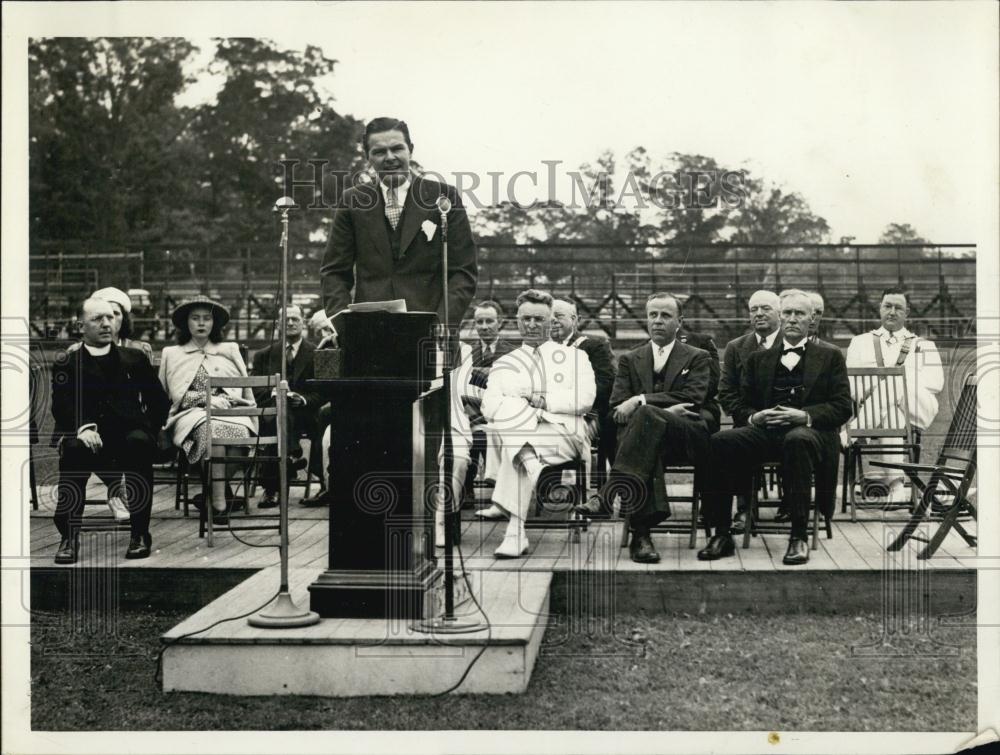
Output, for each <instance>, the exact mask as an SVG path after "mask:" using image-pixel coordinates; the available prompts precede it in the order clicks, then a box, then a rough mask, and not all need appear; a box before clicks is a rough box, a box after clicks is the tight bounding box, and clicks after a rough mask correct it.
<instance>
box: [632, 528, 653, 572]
mask: <svg viewBox="0 0 1000 755" xmlns="http://www.w3.org/2000/svg"><path fill="white" fill-rule="evenodd" d="M628 552H629V555H630V556H631V557H632V560H633V561H635V562H636V563H637V564H658V563H659V562H660V554H659V553H657V552H656V548H654V547H653V539H652V538H651V537H650V536H649V535H648V534H647V535H639V534H636V533H633V534H632V542H631V543H629V546H628Z"/></svg>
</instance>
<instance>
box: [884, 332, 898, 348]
mask: <svg viewBox="0 0 1000 755" xmlns="http://www.w3.org/2000/svg"><path fill="white" fill-rule="evenodd" d="M885 342H886V343H887V344H888V345H889V346H892V345H893V344H895V343H896V336H894V335H892V334H891V333H890V334H889V337H888V338H886V339H885Z"/></svg>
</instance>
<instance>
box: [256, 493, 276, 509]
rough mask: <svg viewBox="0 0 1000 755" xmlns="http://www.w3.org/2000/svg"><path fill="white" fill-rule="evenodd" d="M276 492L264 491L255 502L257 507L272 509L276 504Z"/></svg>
mask: <svg viewBox="0 0 1000 755" xmlns="http://www.w3.org/2000/svg"><path fill="white" fill-rule="evenodd" d="M278 503H279V501H278V494H277V493H264V497H263V498H261V499H260V501H258V502H257V508H258V509H273V508H276V507H277V506H278Z"/></svg>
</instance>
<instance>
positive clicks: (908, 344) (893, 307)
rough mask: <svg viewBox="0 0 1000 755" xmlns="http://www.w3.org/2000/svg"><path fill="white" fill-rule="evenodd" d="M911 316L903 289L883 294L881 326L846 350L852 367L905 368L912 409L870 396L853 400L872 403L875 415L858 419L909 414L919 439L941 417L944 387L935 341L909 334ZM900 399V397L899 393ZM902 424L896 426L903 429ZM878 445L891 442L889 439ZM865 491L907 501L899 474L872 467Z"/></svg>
mask: <svg viewBox="0 0 1000 755" xmlns="http://www.w3.org/2000/svg"><path fill="white" fill-rule="evenodd" d="M909 314H910V300H909V295H908V294H907V293H906V291H905V290H904V289H902V288H887V289H886V290H885V291H883V292H882V301H881V303H880V305H879V318H880V320H881V325H880V326H879V327H878V328H876V329H875V330H873V331H871V332H869V333H862V334H861V335H858V336H854V338H853V339H851V343H850V345H849V346H848V347H847V366H848V367H892V366H896V367H899V366H902V367H903V370H904V371H905V373H906V388H907V398H908V401H909V406H906V407H902V406H899V407H889V406H883V405H882V403H883V398H884V397H883V396H882V394H881V393H880V392H879V391H873V392H872V395H870V396H868V397H867V398H866V397H862V396H855V398H856V399H864V401H865V402H870V403H871V406H872V408H873V411H867V412H866V411H865V410H863V409H861V408H860V407H859V409H858V412H857V414H858V416H861V415H862V414H865V415H866V416H876V417H888V413H889V411H897V412H904V411H905V412H907V413H908V414H909V417H910V424H911V426H912V427H914V428H915V429H916V431H917V437H918V438H919V434H920V433H921V432H922V431H924V430H926V429H927V428H928V427H930V425H931V423H932V422H933V421H934V417H935V416H937V411H938V400H937V396H938V394H939V393H940V392H941V389H942V388H944V370H943V369H942V367H941V356H940V354H939V353H938V350H937V347H936V346H935V345H934V342H933V341H929V340H927V339H925V338H920V337H918V336H917V335H916V334H915V333H913V332H911V331H909V330H907V328H906V318H907V317H908V316H909ZM897 395H899V396H902V395H903V392H902V390H901V389H900V390H899V391H897ZM899 424H901V423H897V426H899ZM874 440H877V441H882V442H885V443H892V442H893V441H892V440H891V439H888V438H886V439H879V438H876V439H874ZM868 458H869V460H871V461H875V460H880V461H881V460H884V461H898V460H899V457H898V455H897V457H896V458H895V459H893V458H892V457H891V456H890V457H885V458H883V457H878V456H875V455H871V456H869V457H868ZM862 492H863V494H864V495H865V496H866V497H875V496H882V497H884V498H886V499H887V500H888V501H896V502H899V501H905V500H908V496H907V494H906V491H905V490H904V488H903V477H902V475H901V474H899V472H898V471H897V470H892V469H885V468H881V469H880V468H878V467H870V468H869V469H868V470H867V471H866V472H865V476H864V480H863V481H862Z"/></svg>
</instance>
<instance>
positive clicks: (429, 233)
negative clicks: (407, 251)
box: [420, 220, 438, 241]
mask: <svg viewBox="0 0 1000 755" xmlns="http://www.w3.org/2000/svg"><path fill="white" fill-rule="evenodd" d="M437 228H438V227H437V224H436V223H435V222H434V221H433V220H425V221H424V222H423V223H421V224H420V230H421V231H423V232H424V236H426V237H427V240H428V241H430V240H431V239H432V238H434V234H435V233H437Z"/></svg>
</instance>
